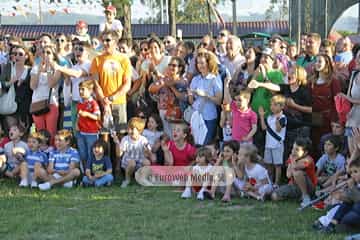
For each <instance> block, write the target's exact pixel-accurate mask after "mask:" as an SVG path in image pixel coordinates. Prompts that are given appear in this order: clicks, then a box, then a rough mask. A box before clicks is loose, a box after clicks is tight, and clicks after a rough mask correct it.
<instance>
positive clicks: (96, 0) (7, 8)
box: [0, 0, 358, 24]
mask: <svg viewBox="0 0 360 240" xmlns="http://www.w3.org/2000/svg"><path fill="white" fill-rule="evenodd" d="M18 1H19V3H16V1H15V0H0V11H1V13H2V16H3V17H2V24H11V23H16V22H18V21H14V20H17V19H20V18H21V19H23V21H25V22H28V21H27V20H26V18H25V17H23V16H21V14H20V13H21V10H20V11H17V15H20V16H11V15H12V14H14V13H16V11H15V10H14V9H13V6H24V5H26V6H31V8H32V10H33V11H34V12H36V11H37V10H36V9H38V4H37V3H38V0H18ZM42 1H45V2H50V0H42ZM81 1H82V0H71V2H72V3H73V4H72V5H68V4H67V3H65V2H67V0H62V4H59V5H58V6H57V13H56V14H55V15H61V14H59V13H62V14H65V13H64V9H65V8H69V9H70V10H71V11H70V12H73V13H77V14H82V15H84V18H86V20H87V21H88V22H89V23H93V24H94V23H98V22H100V21H102V20H103V11H102V8H101V6H100V5H99V4H100V2H101V0H85V1H87V2H90V1H91V2H92V4H91V6H90V7H88V8H86V7H82V8H79V7H74V6H76V2H81ZM189 1H191V0H189ZM133 2H134V4H133V5H132V17H133V19H139V18H142V17H144V16H145V17H146V16H151V14H152V13H151V10H150V9H149V8H147V7H144V6H142V5H141V4H140V0H134V1H133ZM231 4H232V3H231V1H230V0H226V4H224V5H223V4H220V5H218V9H219V12H220V13H221V14H227V15H230V16H231V15H232V7H231ZM269 4H270V0H256V1H254V0H237V15H238V16H249V15H250V14H251V13H259V14H262V13H264V12H265V10H266V9H267V8H268V6H269ZM88 5H89V4H88ZM46 6H52V7H50V8H46ZM78 6H79V5H78ZM22 8H24V7H22ZM42 8H43V10H44V11H45V12H46V13H48V12H49V10H51V9H55V8H56V7H54V4H53V5H49V4H43V6H42ZM87 13H91V15H89V14H87ZM86 14H87V15H86ZM357 14H358V7H357V5H355V6H353V7H351V8H349V9H348V10H347V11H346V12H345V13H344V16H354V17H356V16H357ZM63 19H64V18H63ZM63 19H61V20H62V21H64V20H63ZM70 19H71V15H69V19H66V20H68V21H70ZM47 20H48V21H50V22H49V23H51V24H53V23H52V22H51V18H49V17H48V18H47ZM56 21H57V22H58V21H59V20H56ZM59 23H60V22H59ZM66 23H67V24H69V23H68V22H66Z"/></svg>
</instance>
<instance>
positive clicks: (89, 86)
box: [79, 80, 95, 90]
mask: <svg viewBox="0 0 360 240" xmlns="http://www.w3.org/2000/svg"><path fill="white" fill-rule="evenodd" d="M94 86H95V83H94V80H85V81H83V82H81V83H80V84H79V87H83V88H87V89H91V90H93V89H94Z"/></svg>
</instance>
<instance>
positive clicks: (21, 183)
mask: <svg viewBox="0 0 360 240" xmlns="http://www.w3.org/2000/svg"><path fill="white" fill-rule="evenodd" d="M28 186H29V183H28V181H27V180H26V179H22V180H21V182H20V184H19V187H28Z"/></svg>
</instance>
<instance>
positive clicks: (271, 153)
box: [264, 144, 284, 165]
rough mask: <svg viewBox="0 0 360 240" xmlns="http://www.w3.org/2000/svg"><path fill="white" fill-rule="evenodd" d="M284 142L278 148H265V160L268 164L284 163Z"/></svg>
mask: <svg viewBox="0 0 360 240" xmlns="http://www.w3.org/2000/svg"><path fill="white" fill-rule="evenodd" d="M283 157H284V144H281V146H280V147H278V148H265V152H264V162H265V163H266V164H273V165H282V164H283V162H284V160H283Z"/></svg>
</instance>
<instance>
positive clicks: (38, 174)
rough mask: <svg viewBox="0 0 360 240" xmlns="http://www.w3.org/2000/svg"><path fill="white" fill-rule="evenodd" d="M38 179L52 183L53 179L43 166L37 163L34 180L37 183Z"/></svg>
mask: <svg viewBox="0 0 360 240" xmlns="http://www.w3.org/2000/svg"><path fill="white" fill-rule="evenodd" d="M38 179H40V180H41V181H45V182H48V181H50V180H51V179H52V178H51V177H50V175H49V174H48V173H47V171H46V170H45V169H44V168H43V167H42V166H41V164H39V163H35V166H34V175H33V180H35V181H36V180H38Z"/></svg>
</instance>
